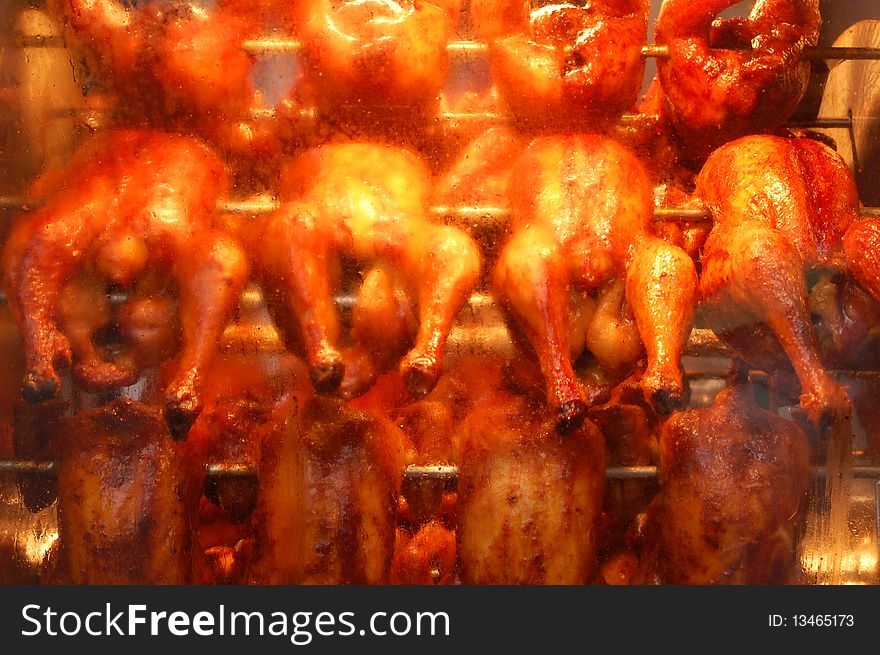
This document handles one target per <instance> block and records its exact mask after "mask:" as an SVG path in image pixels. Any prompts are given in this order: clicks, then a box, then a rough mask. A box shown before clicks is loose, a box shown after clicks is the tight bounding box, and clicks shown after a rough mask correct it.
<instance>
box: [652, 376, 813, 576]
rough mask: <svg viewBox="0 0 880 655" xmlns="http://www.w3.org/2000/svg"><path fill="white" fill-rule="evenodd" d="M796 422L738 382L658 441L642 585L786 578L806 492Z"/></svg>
mask: <svg viewBox="0 0 880 655" xmlns="http://www.w3.org/2000/svg"><path fill="white" fill-rule="evenodd" d="M809 462H810V448H809V445H808V443H807V436H806V434H805V433H804V431H803V430H802V429H801V428H800V427H799V426H798V424H797V423H795V422H794V421H791V420H787V419H784V418H782V417H781V416H779V415H777V414H774V413H772V412H769V411H767V410H765V409H762V408H760V407H759V406H758V405H757V404H756V402H755V399H754V398H753V397H752V396H751V391H750V390H749V389H748V388H746V387H745V386H744V383H743V382H736V383H735V384H733V385H732V386H731V387H729V388H727V389H725V390H724V391H722V392H721V393H719V394H718V396H717V397H716V399H715V402H714V403H713V405H712V406H711V407H708V408H705V409H691V410H688V411H685V412H681V413H677V414H674V415H673V416H672V417H671V418H670V419H669V420H668V421H667V422H666V423H665V424H664V425H663V428H662V430H661V434H660V464H659V479H660V495H659V507H658V513H657V515H656V516H655V518H654V520H656V530H657V532H656V535H655V540H656V541H655V542H654V543H653V545H652V546H650V547H649V548H652V549H654V550H653V551H652V554H651V555H650V556H648V557H646V559H645V562H643V564H645V565H646V566H647V567H648V568H651V567H656V568H655V572H654V574H653V575H649V577H648V579H646V580H645V581H646V582H659V583H661V584H703V585H705V584H782V583H786V582H790V581H791V580H792V579H793V578H792V577H790V576H791V574H792V567H793V565H795V558H796V553H797V548H796V545H797V539H798V537H799V533H800V531H801V529H802V528H803V520H804V518H805V515H806V514H805V513H806V508H807V492H808V488H809Z"/></svg>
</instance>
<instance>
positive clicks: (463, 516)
mask: <svg viewBox="0 0 880 655" xmlns="http://www.w3.org/2000/svg"><path fill="white" fill-rule="evenodd" d="M460 439H461V461H460V465H459V468H460V478H459V488H458V522H457V529H456V538H457V543H458V563H459V572H460V577H461V582H462V583H463V584H584V583H586V582H588V581H589V580H590V579H591V577H592V575H593V572H594V569H595V566H596V558H597V549H598V520H599V515H600V513H601V511H602V493H603V488H604V483H605V471H604V468H605V455H604V441H603V437H602V434H601V432H599V430H598V428H596V426H595V425H593V424H592V423H590V422H589V421H587V422H584V423H582V424H581V426H580V427H579V428H578V429H577V430H575V431H573V432H572V433H571V434H570V435H568V436H566V437H562V436H560V435H558V434H556V431H555V429H554V424H553V422H552V421H550V420H547V419H546V418H545V414H544V412H543V411H541V409H540V408H539V407H531V406H529V404H528V403H527V402H526V401H525V399H524V398H522V397H517V396H511V395H508V394H496V395H495V396H494V397H493V398H491V399H490V400H487V401H486V402H485V403H483V404H481V405H480V406H478V407H477V408H476V409H475V410H474V411H473V412H472V413H471V414H470V415H469V416H468V417H467V418H466V419H465V421H464V422H463V424H462V426H461V428H460Z"/></svg>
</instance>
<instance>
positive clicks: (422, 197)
mask: <svg viewBox="0 0 880 655" xmlns="http://www.w3.org/2000/svg"><path fill="white" fill-rule="evenodd" d="M429 183H430V175H429V173H428V170H427V168H426V167H425V165H424V164H423V163H422V161H421V160H420V159H419V157H418V156H417V155H416V154H414V153H413V152H411V151H408V150H403V149H397V148H393V147H387V146H382V145H377V144H371V143H341V144H328V145H325V146H319V147H317V148H314V149H312V150H310V151H308V152H306V153H305V154H303V155H301V156H300V157H298V158H297V159H295V160H294V161H292V162H290V163H289V164H288V165H287V167H286V168H285V170H284V172H283V174H282V178H281V194H282V200H283V205H282V207H281V209H280V210H279V211H278V212H277V213H276V214H275V215H273V216H272V217H270V218H269V220H268V221H266V222H265V223H264V224H261V225H259V226H257V227H255V228H254V229H253V230H252V231H251V234H250V237H249V238H250V239H251V240H252V246H251V248H252V253H253V255H254V269H255V270H256V272H257V274H258V276H259V277H260V279H261V281H262V286H263V289H264V290H265V291H266V293H267V296H268V300H269V302H270V304H271V306H272V307H273V308H274V314H275V317H276V320H277V322H278V323H279V325H281V326H282V327H283V328H284V329H285V332H286V334H287V336H288V338H289V339H295V338H297V337H298V338H299V339H300V340H301V342H302V344H303V346H304V351H305V354H306V360H307V362H308V364H309V367H310V369H311V374H312V381H313V383H314V385H315V388H316V389H317V390H318V391H320V392H325V393H326V392H333V391H335V390H337V389H339V388H340V385H341V392H342V394H343V395H344V396H346V397H354V396H358V395H360V394H362V393H364V392H365V391H366V390H367V389H368V388H369V386H370V385H371V384H372V383H373V381H374V380H375V377H376V375H377V373H378V372H380V371H381V368H382V365H383V364H384V363H385V362H386V361H388V360H389V359H391V360H392V361H393V360H394V359H395V358H396V357H399V356H400V355H401V354H403V352H401V351H406V349H407V348H409V350H408V352H406V353H405V355H404V356H403V359H402V361H401V363H400V371H401V374H402V375H403V378H404V382H405V384H406V387H407V389H408V390H409V391H410V393H412V394H413V395H414V396H416V397H421V396H424V395H425V394H426V393H428V392H429V391H430V390H431V389H432V388H433V387H434V385H435V384H436V382H437V379H438V378H439V376H440V374H441V372H442V369H443V356H444V351H445V345H446V340H447V336H448V334H449V330H450V329H451V327H452V323H453V320H454V319H455V317H456V315H457V314H458V312H459V310H461V308H462V307H463V305H464V303H465V301H466V299H467V297H468V295H469V294H470V292H471V290H472V289H473V288H474V286H475V285H476V282H477V279H478V276H479V269H480V257H479V252H478V249H477V246H476V245H475V244H474V242H473V241H472V240H471V239H470V238H469V237H468V236H467V235H466V234H465V233H464V232H462V231H461V230H458V229H456V228H454V227H447V226H443V225H438V224H435V223H432V222H431V221H430V220H429V219H428V216H427V207H426V198H427V194H428V190H429ZM341 258H346V260H348V261H353V262H354V263H355V264H356V265H357V266H360V267H362V268H360V271H362V272H364V273H365V278H364V280H363V285H364V286H362V287H361V288H362V292H361V293H360V296H359V302H358V309H357V310H356V312H357V315H356V316H355V317H354V319H353V322H354V325H353V327H352V330H351V332H352V334H351V336H352V337H353V343H352V347H351V349H350V350H348V351H347V352H346V354H345V355H343V353H342V352H341V351H340V350H339V345H338V344H339V342H340V336H341V335H340V332H341V330H340V321H339V317H338V314H337V310H336V307H335V305H334V300H333V296H334V294H335V293H336V291H337V281H338V279H339V270H340V269H339V265H340V263H341V262H342V260H341ZM376 267H379V270H378V271H377V270H376ZM365 287H366V288H368V289H369V290H370V293H367V292H365V291H363V289H364V288H365ZM413 313H415V314H416V316H417V320H416V321H412V320H411V319H410V318H409V317H410V316H411V315H412V314H413ZM389 336H390V337H392V338H390V339H389V338H388V337H389ZM413 338H414V341H413ZM293 343H295V342H293ZM388 349H393V350H391V351H389V350H388Z"/></svg>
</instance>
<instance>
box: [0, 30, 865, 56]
mask: <svg viewBox="0 0 880 655" xmlns="http://www.w3.org/2000/svg"><path fill="white" fill-rule="evenodd" d="M12 42H13V43H14V44H15V45H17V46H19V47H21V48H63V47H65V45H66V44H65V41H64V37H62V36H60V35H57V34H50V35H40V34H29V35H22V34H16V35H14V36H13V38H12ZM241 46H242V49H243V50H245V52H248V53H250V54H253V55H273V54H280V53H295V52H299V51H300V50H301V49H302V42H301V41H300V40H299V39H296V38H294V37H291V36H264V37H259V38H256V39H248V40H246V41H243V42H242V44H241ZM446 51H447V52H449V53H450V54H453V55H463V56H473V55H481V56H482V55H485V54H486V53H488V52H489V46H488V44H486V43H484V42H481V41H469V40H454V41H449V42H448V43H447V44H446ZM804 54H805V56H806V57H807V58H808V59H812V60H820V61H821V60H841V59H860V60H871V59H880V48H868V47H838V46H833V47H827V48H807V49H806V51H805V53H804ZM642 56H643V57H655V58H661V59H662V58H666V57H669V48H668V46H666V45H665V44H659V43H647V44H645V45H643V46H642Z"/></svg>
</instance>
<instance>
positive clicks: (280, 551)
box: [250, 396, 404, 585]
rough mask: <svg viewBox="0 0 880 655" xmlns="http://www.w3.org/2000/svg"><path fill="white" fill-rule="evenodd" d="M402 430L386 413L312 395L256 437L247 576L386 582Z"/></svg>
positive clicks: (267, 580)
mask: <svg viewBox="0 0 880 655" xmlns="http://www.w3.org/2000/svg"><path fill="white" fill-rule="evenodd" d="M403 443H404V442H403V438H402V434H401V433H400V431H399V430H398V429H397V428H396V427H395V426H394V425H393V424H392V423H391V422H390V421H388V420H387V419H385V418H383V417H381V416H379V415H377V414H374V413H371V412H366V411H355V410H352V409H350V408H349V407H348V406H347V404H346V402H345V401H342V400H339V399H330V398H321V397H317V396H313V397H312V398H310V399H308V400H306V401H305V402H303V403H300V406H299V408H294V407H292V408H291V413H290V414H289V415H288V419H287V421H286V422H285V423H284V424H283V425H282V426H281V429H276V430H273V431H272V433H271V434H268V435H266V436H265V437H264V439H263V443H262V447H261V450H262V453H261V461H260V476H259V487H258V489H257V502H256V508H255V510H254V526H255V545H254V549H255V552H254V563H253V566H252V568H251V573H250V579H251V580H252V581H253V582H254V583H256V584H324V585H339V584H387V583H388V582H389V575H390V572H391V567H392V561H393V556H394V540H395V527H396V525H395V523H396V511H395V510H396V508H397V497H398V494H399V492H400V474H401V471H402V470H403V461H404V460H403Z"/></svg>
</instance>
